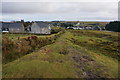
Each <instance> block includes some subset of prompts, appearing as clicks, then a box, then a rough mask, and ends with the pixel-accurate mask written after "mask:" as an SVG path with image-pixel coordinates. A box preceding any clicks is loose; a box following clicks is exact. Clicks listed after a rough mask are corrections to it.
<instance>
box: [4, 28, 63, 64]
mask: <svg viewBox="0 0 120 80" xmlns="http://www.w3.org/2000/svg"><path fill="white" fill-rule="evenodd" d="M62 33H64V30H61V31H60V32H58V33H55V34H52V35H49V36H46V37H38V36H32V35H31V36H28V37H26V38H21V39H19V40H12V39H9V38H7V37H3V38H2V53H3V63H8V62H11V61H13V60H15V59H18V58H20V57H22V56H24V55H26V54H29V53H31V52H33V51H34V50H36V49H39V48H41V47H43V46H45V45H48V44H52V43H54V42H55V40H56V39H57V38H58V37H59V36H60V35H61V34H62Z"/></svg>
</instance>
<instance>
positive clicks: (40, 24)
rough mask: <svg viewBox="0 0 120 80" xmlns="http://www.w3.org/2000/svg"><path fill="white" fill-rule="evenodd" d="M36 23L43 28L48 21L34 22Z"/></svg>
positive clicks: (46, 25)
mask: <svg viewBox="0 0 120 80" xmlns="http://www.w3.org/2000/svg"><path fill="white" fill-rule="evenodd" d="M36 23H37V25H38V26H39V27H41V28H43V27H48V26H49V24H48V23H45V22H36Z"/></svg>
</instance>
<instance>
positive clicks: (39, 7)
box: [2, 2, 118, 21]
mask: <svg viewBox="0 0 120 80" xmlns="http://www.w3.org/2000/svg"><path fill="white" fill-rule="evenodd" d="M21 19H24V20H26V21H35V20H37V21H38V20H40V21H53V20H66V21H113V20H117V19H118V2H2V20H3V21H12V20H21Z"/></svg>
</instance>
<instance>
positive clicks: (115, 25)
mask: <svg viewBox="0 0 120 80" xmlns="http://www.w3.org/2000/svg"><path fill="white" fill-rule="evenodd" d="M105 29H106V30H109V31H116V32H120V21H114V22H110V23H109V24H107V25H106V26H105Z"/></svg>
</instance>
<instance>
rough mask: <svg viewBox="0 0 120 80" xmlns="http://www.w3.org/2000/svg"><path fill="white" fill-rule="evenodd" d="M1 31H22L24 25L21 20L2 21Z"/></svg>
mask: <svg viewBox="0 0 120 80" xmlns="http://www.w3.org/2000/svg"><path fill="white" fill-rule="evenodd" d="M1 30H2V32H10V33H23V32H24V25H23V23H21V22H3V23H2V29H1Z"/></svg>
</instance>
